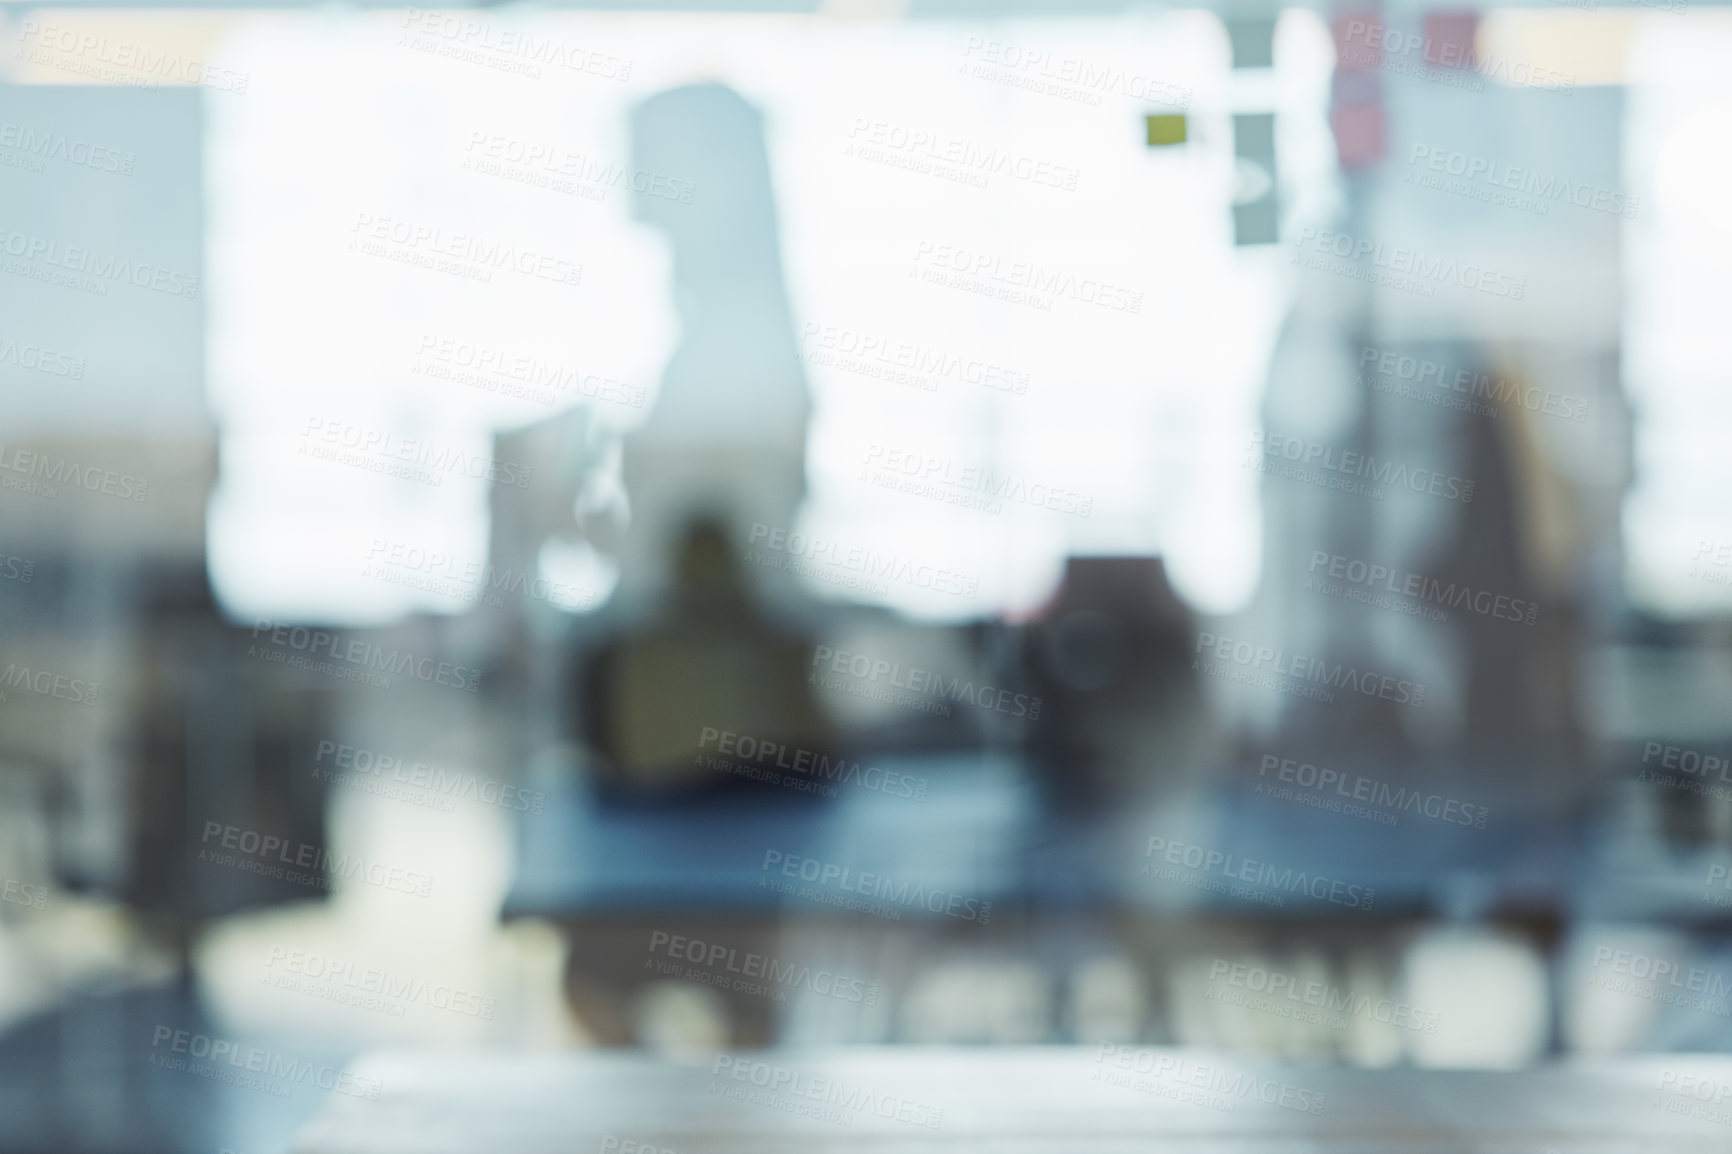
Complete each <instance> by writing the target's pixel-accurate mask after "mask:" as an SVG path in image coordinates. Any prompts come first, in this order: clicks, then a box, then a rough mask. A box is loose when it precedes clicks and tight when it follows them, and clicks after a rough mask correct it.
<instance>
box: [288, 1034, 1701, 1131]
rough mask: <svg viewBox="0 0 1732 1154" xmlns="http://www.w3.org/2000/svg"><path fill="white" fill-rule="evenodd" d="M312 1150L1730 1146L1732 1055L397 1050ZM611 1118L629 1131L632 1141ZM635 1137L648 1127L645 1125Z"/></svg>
mask: <svg viewBox="0 0 1732 1154" xmlns="http://www.w3.org/2000/svg"><path fill="white" fill-rule="evenodd" d="M352 1071H353V1073H354V1074H355V1075H356V1078H357V1079H358V1080H359V1079H376V1082H358V1083H357V1084H359V1085H363V1086H376V1087H377V1090H376V1092H377V1095H378V1096H377V1098H376V1099H368V1098H363V1097H356V1096H354V1095H350V1094H343V1093H333V1094H332V1095H331V1096H330V1098H329V1099H328V1100H327V1101H326V1103H325V1105H324V1107H323V1109H322V1111H321V1113H320V1114H319V1115H318V1116H317V1117H316V1118H315V1119H314V1120H313V1122H312V1123H310V1124H309V1125H308V1127H307V1128H306V1129H305V1130H304V1131H303V1132H302V1134H301V1136H300V1139H299V1141H298V1143H297V1144H296V1146H295V1150H296V1152H297V1154H399V1152H401V1154H498V1152H500V1151H510V1152H511V1154H587V1152H591V1151H594V1152H598V1154H600V1152H605V1151H610V1150H611V1151H616V1152H617V1154H640V1152H641V1154H662V1152H672V1154H796V1152H798V1154H826V1152H841V1151H847V1152H850V1154H863V1152H867V1151H872V1152H883V1154H889V1152H892V1151H894V1152H897V1154H935V1152H937V1151H951V1152H959V1151H970V1152H974V1154H983V1152H987V1151H990V1152H992V1154H1131V1152H1132V1151H1136V1152H1138V1154H1148V1152H1162V1154H1165V1152H1168V1151H1171V1152H1176V1154H1203V1152H1204V1151H1208V1152H1209V1154H1302V1152H1304V1154H1321V1152H1324V1151H1328V1152H1331V1154H1547V1152H1548V1151H1552V1152H1556V1154H1638V1152H1640V1154H1652V1152H1659V1151H1664V1152H1666V1154H1706V1152H1708V1151H1714V1152H1716V1154H1724V1152H1726V1151H1732V1058H1727V1057H1718V1056H1696V1055H1668V1056H1662V1057H1654V1058H1646V1057H1645V1058H1639V1059H1628V1060H1624V1061H1620V1062H1615V1063H1595V1064H1585V1065H1563V1066H1553V1067H1548V1068H1546V1069H1543V1070H1535V1071H1523V1072H1518V1073H1510V1074H1490V1073H1457V1072H1432V1071H1415V1070H1388V1071H1366V1070H1332V1069H1306V1068H1299V1067H1280V1066H1272V1065H1268V1064H1258V1063H1251V1062H1247V1061H1244V1060H1241V1059H1238V1058H1233V1057H1229V1056H1223V1055H1209V1054H1203V1053H1197V1052H1192V1051H1177V1050H1151V1049H1144V1048H1112V1047H1107V1048H1102V1047H1092V1046H1091V1047H1046V1048H1038V1049H1037V1048H1014V1049H988V1050H983V1049H968V1050H961V1049H949V1050H947V1049H859V1050H845V1051H843V1050H830V1051H797V1050H778V1051H762V1052H758V1053H756V1054H751V1055H745V1054H738V1055H724V1056H722V1057H719V1058H712V1059H702V1060H697V1059H694V1060H691V1061H687V1062H670V1061H658V1060H655V1059H652V1058H647V1057H641V1056H636V1055H624V1054H598V1053H594V1052H580V1053H575V1054H562V1055H544V1056H525V1055H488V1054H477V1053H473V1052H447V1053H438V1052H426V1051H421V1052H413V1053H407V1052H405V1053H381V1054H376V1055H371V1056H368V1057H366V1058H363V1059H361V1060H360V1061H359V1062H357V1063H356V1064H355V1065H354V1066H353V1067H352ZM610 1140H611V1141H610ZM628 1143H639V1144H640V1145H638V1146H632V1145H628Z"/></svg>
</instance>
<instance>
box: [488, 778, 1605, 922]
mask: <svg viewBox="0 0 1732 1154" xmlns="http://www.w3.org/2000/svg"><path fill="white" fill-rule="evenodd" d="M873 764H881V765H882V766H883V767H884V768H885V769H888V770H892V771H894V772H895V773H897V774H900V775H903V776H902V777H900V778H898V779H897V780H899V781H900V780H903V779H907V780H913V781H918V782H919V783H920V788H921V790H922V793H921V796H919V797H918V798H910V797H902V796H897V795H895V794H893V793H887V792H885V791H883V790H870V789H865V788H861V787H860V785H859V783H854V784H848V785H842V786H840V787H839V788H838V791H837V796H835V797H834V798H829V799H823V800H816V799H813V798H812V797H811V796H810V795H807V794H798V793H791V792H789V791H787V790H781V789H772V788H766V789H764V790H761V791H757V792H754V793H750V794H741V795H734V796H724V797H721V798H709V797H706V798H699V799H695V800H691V801H682V802H676V803H668V804H664V805H659V806H650V805H618V804H608V803H606V802H604V801H602V800H601V799H599V798H597V797H595V796H594V795H592V794H591V793H590V792H589V791H588V790H587V789H586V788H585V787H584V786H583V785H582V784H581V783H578V782H570V781H568V782H565V783H563V785H562V786H560V787H558V788H551V789H550V792H549V798H548V805H547V807H546V809H545V811H544V812H542V813H540V814H534V815H525V816H524V817H523V818H522V821H521V826H520V830H519V837H518V849H519V856H518V862H517V869H516V876H515V878H514V879H513V884H512V887H511V893H510V895H509V897H508V899H507V901H506V908H505V914H506V916H508V917H512V916H539V917H554V918H561V917H588V916H596V915H608V914H618V913H633V914H655V915H658V916H665V915H666V914H668V913H669V912H686V913H689V912H703V913H705V914H710V915H717V916H736V917H738V916H798V915H801V914H824V915H834V914H835V912H836V909H837V908H838V906H837V904H836V903H835V902H834V901H831V902H830V904H825V901H824V900H815V899H813V898H812V897H811V896H810V895H806V896H802V895H801V894H800V893H795V894H792V895H789V894H786V893H782V892H778V891H777V889H775V888H773V887H771V886H768V885H767V883H785V882H787V881H789V880H792V881H794V882H799V881H800V880H801V878H800V877H799V875H797V874H788V875H786V876H785V875H784V873H783V872H782V871H781V870H778V869H776V868H773V867H767V866H766V862H767V861H769V862H773V863H780V865H781V866H782V867H784V868H786V867H788V866H790V865H791V864H796V863H798V862H800V861H801V860H805V861H808V862H813V863H817V864H814V865H812V867H811V872H812V873H813V874H814V875H815V876H816V873H817V871H818V870H820V869H824V868H830V869H831V871H832V873H839V872H840V871H841V870H844V869H846V870H847V871H849V872H848V874H847V875H846V876H847V877H848V878H853V879H859V878H862V877H865V876H871V877H873V878H876V879H880V880H882V881H883V882H884V883H885V885H886V886H887V887H888V888H891V889H901V890H911V889H912V888H913V887H923V888H924V889H925V890H927V891H937V892H941V893H945V894H959V895H964V896H966V897H968V898H972V899H974V900H975V901H977V902H981V903H986V902H990V903H992V904H993V905H994V906H995V907H996V908H998V909H1007V908H1015V907H1017V906H1021V907H1024V908H1027V909H1031V910H1037V911H1041V910H1054V909H1060V910H1077V909H1082V910H1124V909H1130V910H1146V911H1164V912H1177V911H1200V910H1213V911H1216V912H1232V913H1249V914H1254V915H1256V916H1258V917H1260V918H1281V917H1317V916H1324V917H1330V916H1343V915H1348V916H1364V914H1365V913H1366V912H1368V910H1375V916H1383V915H1389V916H1401V915H1403V914H1409V913H1415V912H1421V911H1425V910H1427V909H1432V908H1439V907H1441V908H1452V907H1454V906H1455V905H1458V904H1459V900H1458V898H1459V897H1461V896H1466V897H1468V898H1472V899H1473V900H1474V901H1478V902H1483V903H1490V904H1507V903H1510V902H1512V901H1514V902H1516V903H1518V904H1520V905H1523V906H1526V907H1529V908H1558V907H1560V906H1561V905H1562V904H1563V902H1564V901H1565V897H1564V890H1565V879H1567V878H1569V877H1570V876H1571V869H1570V866H1571V863H1572V861H1573V858H1572V849H1571V844H1570V841H1569V838H1568V837H1567V834H1566V832H1565V831H1564V830H1563V829H1562V828H1561V823H1560V822H1559V821H1558V820H1556V819H1555V817H1554V818H1553V820H1551V821H1549V822H1548V821H1547V820H1545V818H1544V815H1530V814H1519V815H1518V814H1513V813H1505V812H1503V811H1501V810H1500V811H1499V814H1498V819H1497V820H1496V821H1495V822H1493V823H1491V826H1490V828H1488V829H1484V830H1479V829H1472V828H1466V827H1463V826H1461V825H1457V824H1453V823H1449V822H1443V821H1438V820H1427V819H1425V818H1424V817H1423V816H1422V815H1417V814H1415V813H1412V812H1408V813H1404V814H1400V815H1397V816H1399V817H1400V818H1401V824H1398V825H1395V826H1385V825H1382V824H1379V823H1374V822H1368V821H1359V820H1354V819H1351V818H1347V819H1343V818H1341V817H1339V816H1338V815H1335V814H1331V813H1325V812H1321V811H1319V810H1316V809H1314V808H1311V807H1308V806H1303V805H1294V804H1292V803H1291V802H1288V801H1271V800H1270V799H1267V798H1263V797H1257V796H1253V795H1250V794H1247V793H1245V792H1244V791H1238V792H1231V791H1225V790H1220V791H1213V792H1203V793H1199V794H1196V795H1191V796H1188V797H1186V798H1183V799H1178V800H1176V801H1175V802H1173V803H1171V804H1169V805H1167V806H1165V807H1163V808H1160V809H1154V808H1146V807H1135V806H1133V807H1126V808H1123V809H1117V810H1113V811H1110V812H1107V813H1103V814H1099V815H1096V816H1094V817H1092V818H1089V819H1076V818H1071V819H1061V818H1057V817H1053V816H1050V815H1046V814H1045V813H1043V810H1042V806H1041V804H1040V800H1039V798H1038V796H1037V795H1036V793H1035V790H1034V788H1033V787H1032V785H1031V784H1030V783H1029V781H1028V780H1027V779H1026V777H1025V776H1024V775H1023V774H1022V773H1021V772H1019V770H1018V768H1017V766H1016V765H1015V764H1014V763H1012V762H1011V761H1009V760H1008V759H1004V758H999V757H994V756H978V755H954V756H949V757H937V756H932V757H911V758H895V759H891V758H885V759H880V762H874V763H873ZM1151 837H1160V838H1164V839H1166V841H1167V843H1170V844H1180V843H1182V844H1183V846H1186V847H1195V850H1194V851H1193V852H1198V851H1217V850H1218V851H1221V852H1222V853H1230V854H1231V855H1233V856H1232V859H1231V860H1232V861H1233V862H1235V863H1237V864H1238V865H1240V866H1245V865H1247V862H1246V860H1245V859H1255V862H1254V863H1251V864H1255V865H1256V866H1257V867H1259V868H1262V867H1267V868H1268V869H1269V870H1270V872H1271V875H1272V876H1285V877H1291V876H1295V875H1300V874H1303V875H1307V876H1309V877H1312V878H1324V879H1328V880H1330V881H1339V882H1340V883H1342V885H1343V887H1345V886H1349V885H1352V886H1356V887H1360V888H1366V889H1370V890H1373V891H1375V893H1376V902H1375V906H1374V907H1368V910H1357V909H1349V908H1347V907H1345V906H1343V905H1340V904H1331V903H1330V902H1327V901H1320V900H1313V899H1312V898H1310V897H1307V896H1306V894H1304V893H1299V892H1293V891H1290V890H1288V889H1283V888H1281V887H1280V886H1270V885H1265V886H1262V887H1248V888H1250V889H1252V890H1257V891H1258V892H1257V893H1256V894H1254V895H1253V896H1252V897H1242V896H1236V895H1235V894H1234V893H1232V892H1229V891H1230V889H1232V888H1238V889H1244V888H1247V887H1229V886H1228V885H1226V884H1224V881H1223V877H1222V870H1220V869H1216V870H1213V871H1211V870H1209V869H1203V870H1192V869H1183V868H1179V869H1175V870H1172V871H1169V872H1171V873H1172V874H1173V875H1174V877H1173V878H1172V879H1163V878H1160V877H1155V876H1150V875H1149V873H1148V872H1147V868H1146V867H1148V866H1150V865H1151V864H1154V865H1160V864H1162V863H1161V862H1160V861H1158V860H1155V859H1152V858H1151V857H1150V856H1149V855H1148V849H1149V839H1150V838H1151ZM824 876H830V875H824ZM1464 884H1465V886H1466V889H1467V890H1468V891H1483V893H1479V895H1478V896H1477V897H1475V893H1474V892H1469V893H1467V894H1465V895H1457V894H1455V893H1454V891H1455V890H1460V889H1462V888H1463V886H1464ZM786 888H793V889H797V890H800V891H805V890H812V891H814V892H816V893H818V894H819V895H820V898H821V899H838V898H844V897H847V898H852V897H855V896H858V895H857V891H858V889H859V887H858V886H855V887H854V888H853V889H852V890H849V889H848V888H847V887H846V886H845V884H842V883H838V884H836V885H831V886H829V887H826V886H824V885H822V884H820V885H818V886H810V885H804V886H797V887H786ZM1322 888H1323V889H1324V890H1327V889H1328V887H1327V886H1325V887H1322ZM1255 898H1261V899H1263V900H1254V899H1255ZM899 912H900V914H901V916H902V917H904V918H918V917H921V916H923V912H922V910H921V909H920V907H919V905H918V903H915V904H911V905H908V906H907V908H906V909H905V910H902V911H899ZM1465 912H1467V913H1470V914H1471V913H1477V912H1482V911H1481V910H1480V909H1478V907H1477V906H1474V905H1471V904H1470V906H1469V908H1468V909H1467V910H1466V911H1465Z"/></svg>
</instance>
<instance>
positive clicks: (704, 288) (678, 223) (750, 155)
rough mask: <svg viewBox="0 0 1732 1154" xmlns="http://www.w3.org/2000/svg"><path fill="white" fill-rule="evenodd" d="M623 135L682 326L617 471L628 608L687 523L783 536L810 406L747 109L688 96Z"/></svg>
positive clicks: (760, 584) (773, 578) (764, 158)
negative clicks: (626, 518) (628, 139)
mask: <svg viewBox="0 0 1732 1154" xmlns="http://www.w3.org/2000/svg"><path fill="white" fill-rule="evenodd" d="M631 135H632V150H633V152H632V165H633V172H632V184H633V188H634V190H635V191H634V199H633V213H634V215H635V216H636V217H637V219H639V220H641V221H644V222H645V223H647V224H650V225H653V226H654V227H656V228H658V229H660V230H661V231H663V232H664V233H666V235H667V238H668V241H669V243H670V245H671V248H672V257H673V294H674V299H675V305H676V308H677V310H678V313H679V318H680V325H681V333H680V344H679V346H678V348H677V349H676V351H675V353H674V355H673V357H672V358H671V359H670V360H669V362H668V365H667V369H666V371H665V372H664V374H663V376H662V382H661V388H660V391H659V392H658V393H657V395H656V399H655V405H654V407H653V409H652V410H651V412H650V415H649V417H648V418H647V419H646V420H645V421H644V423H643V424H642V425H640V426H639V427H638V428H637V429H635V430H634V431H633V432H632V433H631V434H630V435H629V436H628V437H627V438H626V444H625V448H624V452H623V456H622V462H621V473H622V478H623V481H624V485H625V491H626V500H627V502H628V503H629V507H630V528H629V530H628V531H626V532H624V533H623V534H622V535H621V536H620V539H619V541H618V553H619V560H620V570H621V581H620V589H621V592H622V594H624V595H625V598H626V600H627V602H628V603H630V602H637V603H638V604H642V603H643V602H645V601H652V602H653V601H654V600H655V599H657V598H658V596H659V595H660V594H661V593H662V592H663V591H664V590H665V589H666V587H667V584H668V582H669V580H670V578H671V573H670V571H669V560H670V558H671V557H672V556H673V552H674V550H675V548H676V547H677V540H678V535H679V534H680V533H681V532H682V531H683V530H684V528H685V526H686V525H687V524H688V523H689V522H690V521H691V519H692V518H693V517H700V516H701V517H705V518H709V519H712V520H713V521H715V523H716V524H717V525H718V526H719V527H720V528H721V531H722V532H723V533H724V534H725V535H726V537H727V538H728V539H729V540H730V541H731V542H733V543H734V545H735V546H736V548H738V547H740V546H742V545H743V544H745V543H746V542H748V541H749V539H750V536H751V531H752V528H753V526H754V525H764V526H767V527H768V528H770V529H788V528H791V527H792V523H793V521H794V518H795V515H796V514H797V512H798V510H799V508H800V504H801V502H802V500H803V499H804V496H805V489H806V468H805V458H806V430H807V424H808V422H809V420H810V417H811V400H810V398H809V396H808V393H807V388H806V379H805V373H804V371H803V370H802V368H801V365H800V363H799V358H798V355H797V348H796V344H795V339H794V329H793V321H792V320H791V318H790V315H789V306H788V293H787V286H786V284H785V282H784V279H783V273H782V259H781V246H780V243H779V239H778V236H777V223H776V206H775V197H774V195H773V193H772V190H771V182H770V164H769V154H768V152H767V150H766V147H765V143H764V126H763V117H762V116H761V114H760V113H759V112H758V111H757V109H755V108H753V107H752V106H751V105H750V104H748V103H747V102H746V101H745V100H744V99H742V98H741V97H740V96H739V94H738V93H736V92H734V91H733V90H731V89H729V88H726V87H724V86H722V85H720V84H699V85H692V86H689V87H684V88H677V89H673V90H671V91H668V92H663V93H659V94H657V95H656V96H654V97H651V98H650V99H649V100H646V101H645V102H643V103H642V104H641V105H639V106H638V107H637V108H635V109H634V110H633V111H632V115H631ZM688 193H689V199H688ZM752 578H753V579H752V580H751V581H750V582H749V584H750V585H751V586H754V587H756V588H757V589H758V590H759V591H760V592H765V593H768V592H769V591H771V590H775V591H778V592H782V593H786V592H790V591H791V583H790V581H789V578H788V576H787V575H786V574H784V573H781V572H780V571H777V570H773V569H769V568H757V569H755V570H754V571H753V574H752ZM776 599H777V598H775V597H773V596H772V597H767V598H765V600H770V601H773V600H776Z"/></svg>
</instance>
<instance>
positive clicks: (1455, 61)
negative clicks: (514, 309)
mask: <svg viewBox="0 0 1732 1154" xmlns="http://www.w3.org/2000/svg"><path fill="white" fill-rule="evenodd" d="M1477 31H1479V13H1478V12H1474V11H1469V10H1463V11H1456V12H1427V13H1426V14H1425V62H1426V63H1427V64H1429V65H1431V66H1432V67H1433V68H1460V69H1471V68H1473V67H1474V58H1473V37H1474V33H1475V32H1477Z"/></svg>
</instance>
